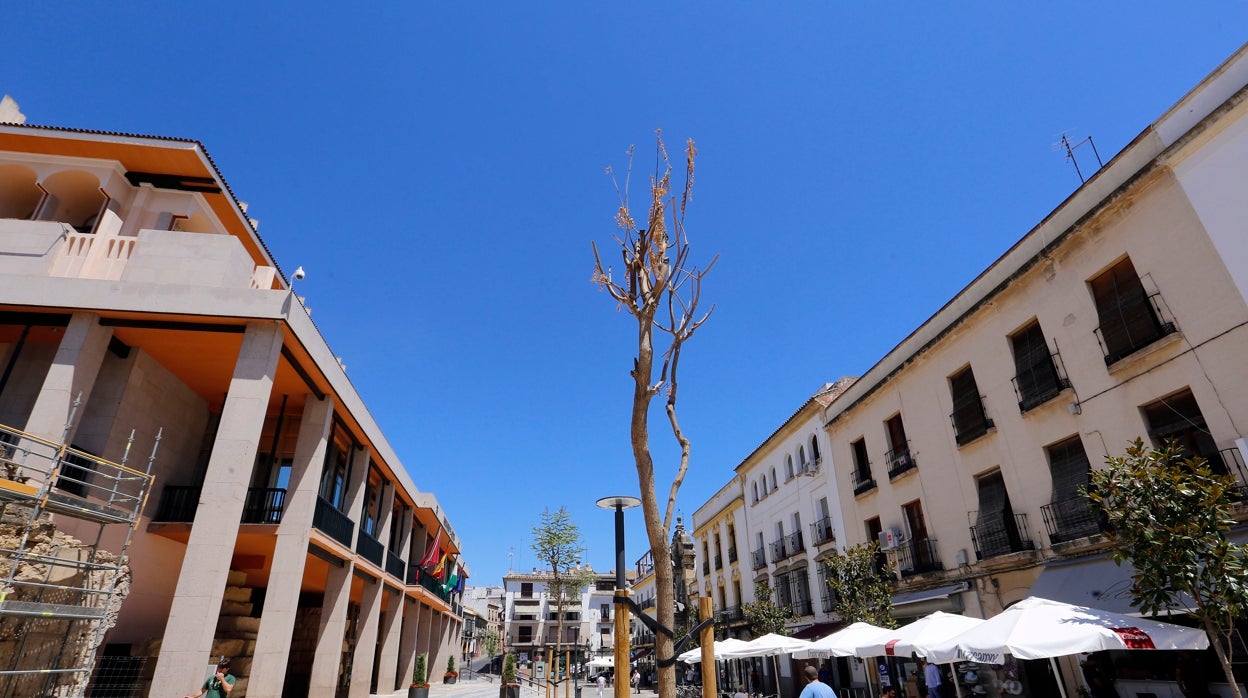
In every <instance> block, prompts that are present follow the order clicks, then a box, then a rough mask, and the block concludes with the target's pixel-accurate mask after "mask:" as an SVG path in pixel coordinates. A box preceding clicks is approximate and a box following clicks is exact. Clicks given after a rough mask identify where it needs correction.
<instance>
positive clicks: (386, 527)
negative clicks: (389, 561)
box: [377, 480, 399, 570]
mask: <svg viewBox="0 0 1248 698" xmlns="http://www.w3.org/2000/svg"><path fill="white" fill-rule="evenodd" d="M380 499H381V501H379V502H377V511H378V514H380V516H378V518H377V524H378V525H377V540H378V541H381V543H382V544H383V545H386V546H389V545H390V527H391V526H397V525H399V522H397V521H391V519H393V518H394V483H393V482H387V481H385V480H382V485H381V498H380ZM386 549H387V550H389V548H388V547H387V548H386ZM394 552H398V551H394ZM381 568H382V570H385V568H386V559H385V557H384V556H383V557H382V559H381Z"/></svg>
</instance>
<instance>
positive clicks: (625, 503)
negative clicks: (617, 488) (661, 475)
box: [596, 495, 641, 510]
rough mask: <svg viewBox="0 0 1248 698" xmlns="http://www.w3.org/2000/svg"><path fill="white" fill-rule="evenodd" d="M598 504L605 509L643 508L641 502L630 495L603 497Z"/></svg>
mask: <svg viewBox="0 0 1248 698" xmlns="http://www.w3.org/2000/svg"><path fill="white" fill-rule="evenodd" d="M596 504H597V505H598V506H600V507H602V508H603V509H613V510H614V509H632V508H633V507H636V506H641V500H640V499H637V498H636V497H629V496H628V495H615V496H612V497H603V498H602V499H599V500H598V501H597V502H596Z"/></svg>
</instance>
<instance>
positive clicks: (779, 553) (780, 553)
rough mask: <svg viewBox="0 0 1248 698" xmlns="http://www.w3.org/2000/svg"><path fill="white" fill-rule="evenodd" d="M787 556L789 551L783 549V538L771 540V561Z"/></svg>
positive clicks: (777, 560)
mask: <svg viewBox="0 0 1248 698" xmlns="http://www.w3.org/2000/svg"><path fill="white" fill-rule="evenodd" d="M788 557H789V553H788V551H787V550H785V547H784V539H783V538H781V539H780V540H777V541H773V542H772V544H771V561H772V562H780V561H781V560H784V559H786V558H788Z"/></svg>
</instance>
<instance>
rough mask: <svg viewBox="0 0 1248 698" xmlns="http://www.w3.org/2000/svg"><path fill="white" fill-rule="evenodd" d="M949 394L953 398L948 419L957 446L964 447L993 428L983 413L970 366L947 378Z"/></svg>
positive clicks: (990, 421) (977, 387)
mask: <svg viewBox="0 0 1248 698" xmlns="http://www.w3.org/2000/svg"><path fill="white" fill-rule="evenodd" d="M949 392H950V393H951V394H952V396H953V414H951V415H950V416H949V418H950V421H952V422H953V432H954V439H955V440H956V441H957V442H958V445H959V446H964V445H966V444H968V443H970V442H972V441H974V440H975V439H978V438H979V437H981V436H983V435H984V434H986V433H988V430H989V429H991V428H992V427H993V424H992V420H991V419H988V415H987V414H985V413H984V403H983V401H982V400H981V399H980V397H979V386H978V385H977V384H976V383H975V374H974V372H972V371H971V367H970V366H967V367H966V368H964V369H962V370H961V371H958V372H957V373H955V374H954V375H953V376H952V377H950V378H949Z"/></svg>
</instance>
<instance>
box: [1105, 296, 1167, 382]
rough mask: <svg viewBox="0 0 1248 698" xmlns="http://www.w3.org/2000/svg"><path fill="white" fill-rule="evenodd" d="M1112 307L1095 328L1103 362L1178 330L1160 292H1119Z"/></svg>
mask: <svg viewBox="0 0 1248 698" xmlns="http://www.w3.org/2000/svg"><path fill="white" fill-rule="evenodd" d="M1112 311H1113V312H1112V313H1109V314H1110V315H1112V317H1111V318H1109V319H1107V320H1106V321H1105V322H1104V323H1103V324H1102V325H1101V326H1100V327H1097V328H1096V339H1097V341H1098V342H1100V343H1101V351H1103V352H1104V353H1105V365H1106V366H1108V365H1110V364H1113V363H1114V362H1116V361H1118V360H1119V359H1123V358H1126V357H1127V356H1130V355H1131V354H1134V353H1135V352H1137V351H1139V350H1141V349H1143V348H1144V347H1146V346H1148V345H1150V344H1152V343H1153V342H1156V341H1157V340H1159V339H1161V338H1162V337H1165V336H1166V335H1170V334H1174V333H1175V332H1178V327H1176V326H1175V324H1174V321H1173V320H1171V319H1170V318H1169V317H1168V316H1169V313H1168V312H1167V310H1166V306H1165V303H1164V301H1162V299H1161V294H1160V293H1152V294H1145V293H1142V292H1141V293H1128V294H1125V295H1122V296H1120V297H1119V298H1118V299H1117V304H1116V305H1115V307H1114V308H1112Z"/></svg>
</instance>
